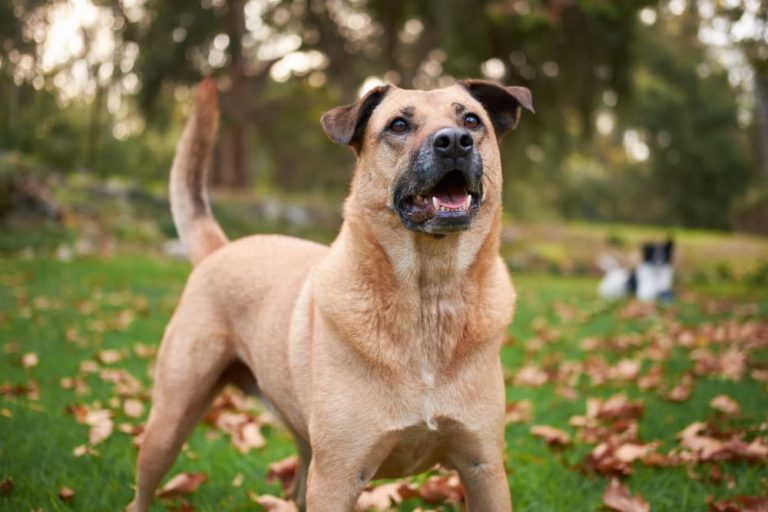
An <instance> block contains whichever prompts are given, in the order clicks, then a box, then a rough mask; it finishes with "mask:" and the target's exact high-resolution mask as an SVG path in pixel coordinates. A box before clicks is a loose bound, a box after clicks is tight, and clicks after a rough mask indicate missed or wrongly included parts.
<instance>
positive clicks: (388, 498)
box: [355, 482, 403, 512]
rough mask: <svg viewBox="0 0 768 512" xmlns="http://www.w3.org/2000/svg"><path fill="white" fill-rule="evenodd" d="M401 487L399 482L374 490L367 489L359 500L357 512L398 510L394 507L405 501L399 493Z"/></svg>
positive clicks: (377, 487) (356, 506)
mask: <svg viewBox="0 0 768 512" xmlns="http://www.w3.org/2000/svg"><path fill="white" fill-rule="evenodd" d="M401 485H402V484H401V483H399V482H393V483H389V484H382V485H379V486H376V487H374V488H373V489H366V490H365V491H363V493H362V494H361V495H360V497H359V498H358V499H357V504H356V505H355V511H356V512H367V511H369V510H374V511H376V512H385V511H390V510H396V509H395V508H393V507H394V506H395V505H397V504H398V503H400V502H401V501H403V498H402V496H400V492H399V490H400V486H401Z"/></svg>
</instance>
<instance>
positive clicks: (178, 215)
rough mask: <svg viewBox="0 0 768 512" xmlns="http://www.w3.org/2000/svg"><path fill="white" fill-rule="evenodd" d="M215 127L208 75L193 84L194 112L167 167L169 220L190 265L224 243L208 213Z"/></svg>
mask: <svg viewBox="0 0 768 512" xmlns="http://www.w3.org/2000/svg"><path fill="white" fill-rule="evenodd" d="M218 127H219V100H218V96H217V94H216V82H215V81H214V79H213V78H212V77H208V78H206V79H204V80H203V81H202V82H200V84H199V85H198V86H197V93H196V98H195V108H194V112H193V113H192V116H191V117H190V118H189V120H188V121H187V126H186V127H185V128H184V134H183V135H182V136H181V140H180V141H179V145H178V146H177V147H176V157H175V158H174V160H173V167H172V168H171V183H170V201H171V213H172V214H173V222H174V224H176V231H177V232H178V233H179V238H181V243H182V244H183V245H184V247H185V248H186V250H187V254H188V255H189V259H190V260H191V261H192V264H193V265H197V264H198V263H200V262H201V261H202V260H203V259H204V258H205V257H206V256H208V255H209V254H211V253H212V252H214V251H215V250H216V249H218V248H219V247H222V246H224V245H226V243H227V237H226V235H224V232H223V231H222V230H221V226H219V224H218V222H216V219H214V218H213V215H212V214H211V205H210V203H209V201H208V193H207V188H206V179H207V175H208V168H209V167H210V163H211V153H212V150H213V145H214V143H215V141H216V131H217V130H218Z"/></svg>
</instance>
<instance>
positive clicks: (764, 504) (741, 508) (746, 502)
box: [709, 496, 768, 512]
mask: <svg viewBox="0 0 768 512" xmlns="http://www.w3.org/2000/svg"><path fill="white" fill-rule="evenodd" d="M709 510H711V511H712V512H768V498H766V497H764V496H734V497H733V498H729V499H727V500H722V501H718V502H715V503H710V505H709Z"/></svg>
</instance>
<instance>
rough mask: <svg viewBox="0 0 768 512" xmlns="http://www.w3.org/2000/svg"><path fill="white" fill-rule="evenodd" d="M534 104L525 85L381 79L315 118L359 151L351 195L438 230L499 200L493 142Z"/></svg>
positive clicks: (462, 225) (413, 224) (465, 221)
mask: <svg viewBox="0 0 768 512" xmlns="http://www.w3.org/2000/svg"><path fill="white" fill-rule="evenodd" d="M523 108H525V109H527V110H530V111H533V106H532V102H531V94H530V91H529V90H528V89H526V88H524V87H504V86H501V85H499V84H496V83H493V82H488V81H483V80H464V81H461V82H459V83H458V84H456V85H454V86H452V87H448V88H445V89H438V90H432V91H420V90H405V89H399V88H396V87H393V86H381V87H376V88H375V89H373V90H371V91H370V92H368V93H367V94H366V95H365V97H363V98H362V99H361V100H360V101H358V102H357V103H354V104H352V105H345V106H341V107H337V108H335V109H333V110H331V111H329V112H327V113H326V114H324V115H323V117H322V119H321V122H322V124H323V128H324V129H325V131H326V133H327V134H328V136H329V137H330V138H331V139H332V140H333V141H335V142H338V143H340V144H347V145H350V146H351V147H352V148H353V149H354V150H355V152H356V154H357V157H358V164H357V170H356V175H355V180H354V183H353V197H355V199H356V200H358V201H359V202H361V203H362V206H363V207H365V208H366V209H369V210H378V211H388V212H391V214H394V216H396V217H397V219H398V220H399V222H400V223H402V225H404V226H405V227H406V228H408V229H410V230H413V231H419V232H424V233H428V234H431V235H444V234H447V233H450V232H455V231H463V230H467V229H470V228H471V227H472V226H473V224H474V222H475V219H476V217H478V215H480V214H481V212H482V211H483V210H484V209H485V210H496V209H498V206H499V205H500V201H501V182H502V176H501V162H500V159H499V147H498V141H499V140H500V139H501V137H502V136H503V135H504V134H506V133H507V132H508V131H509V130H511V129H513V128H514V127H516V126H517V123H518V121H519V120H520V114H521V111H522V109H523Z"/></svg>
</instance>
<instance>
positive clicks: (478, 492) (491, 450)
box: [448, 425, 512, 512]
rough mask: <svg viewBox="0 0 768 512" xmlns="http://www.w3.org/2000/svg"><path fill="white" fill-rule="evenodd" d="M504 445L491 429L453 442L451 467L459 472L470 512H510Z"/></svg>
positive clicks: (462, 435)
mask: <svg viewBox="0 0 768 512" xmlns="http://www.w3.org/2000/svg"><path fill="white" fill-rule="evenodd" d="M503 446H504V441H503V439H502V435H500V432H498V431H497V429H492V428H491V427H490V425H486V428H483V429H481V430H480V431H471V430H465V431H461V432H459V433H457V435H456V436H455V437H454V438H453V439H452V450H451V452H452V453H451V454H450V456H449V460H448V462H449V465H450V466H452V467H454V468H455V469H456V470H457V471H458V472H459V477H460V478H461V483H462V485H463V486H464V490H465V493H466V500H467V509H468V510H469V511H470V512H510V511H511V510H512V499H511V497H510V494H509V483H508V482H507V473H506V470H505V469H504V457H503V451H504V448H503Z"/></svg>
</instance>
